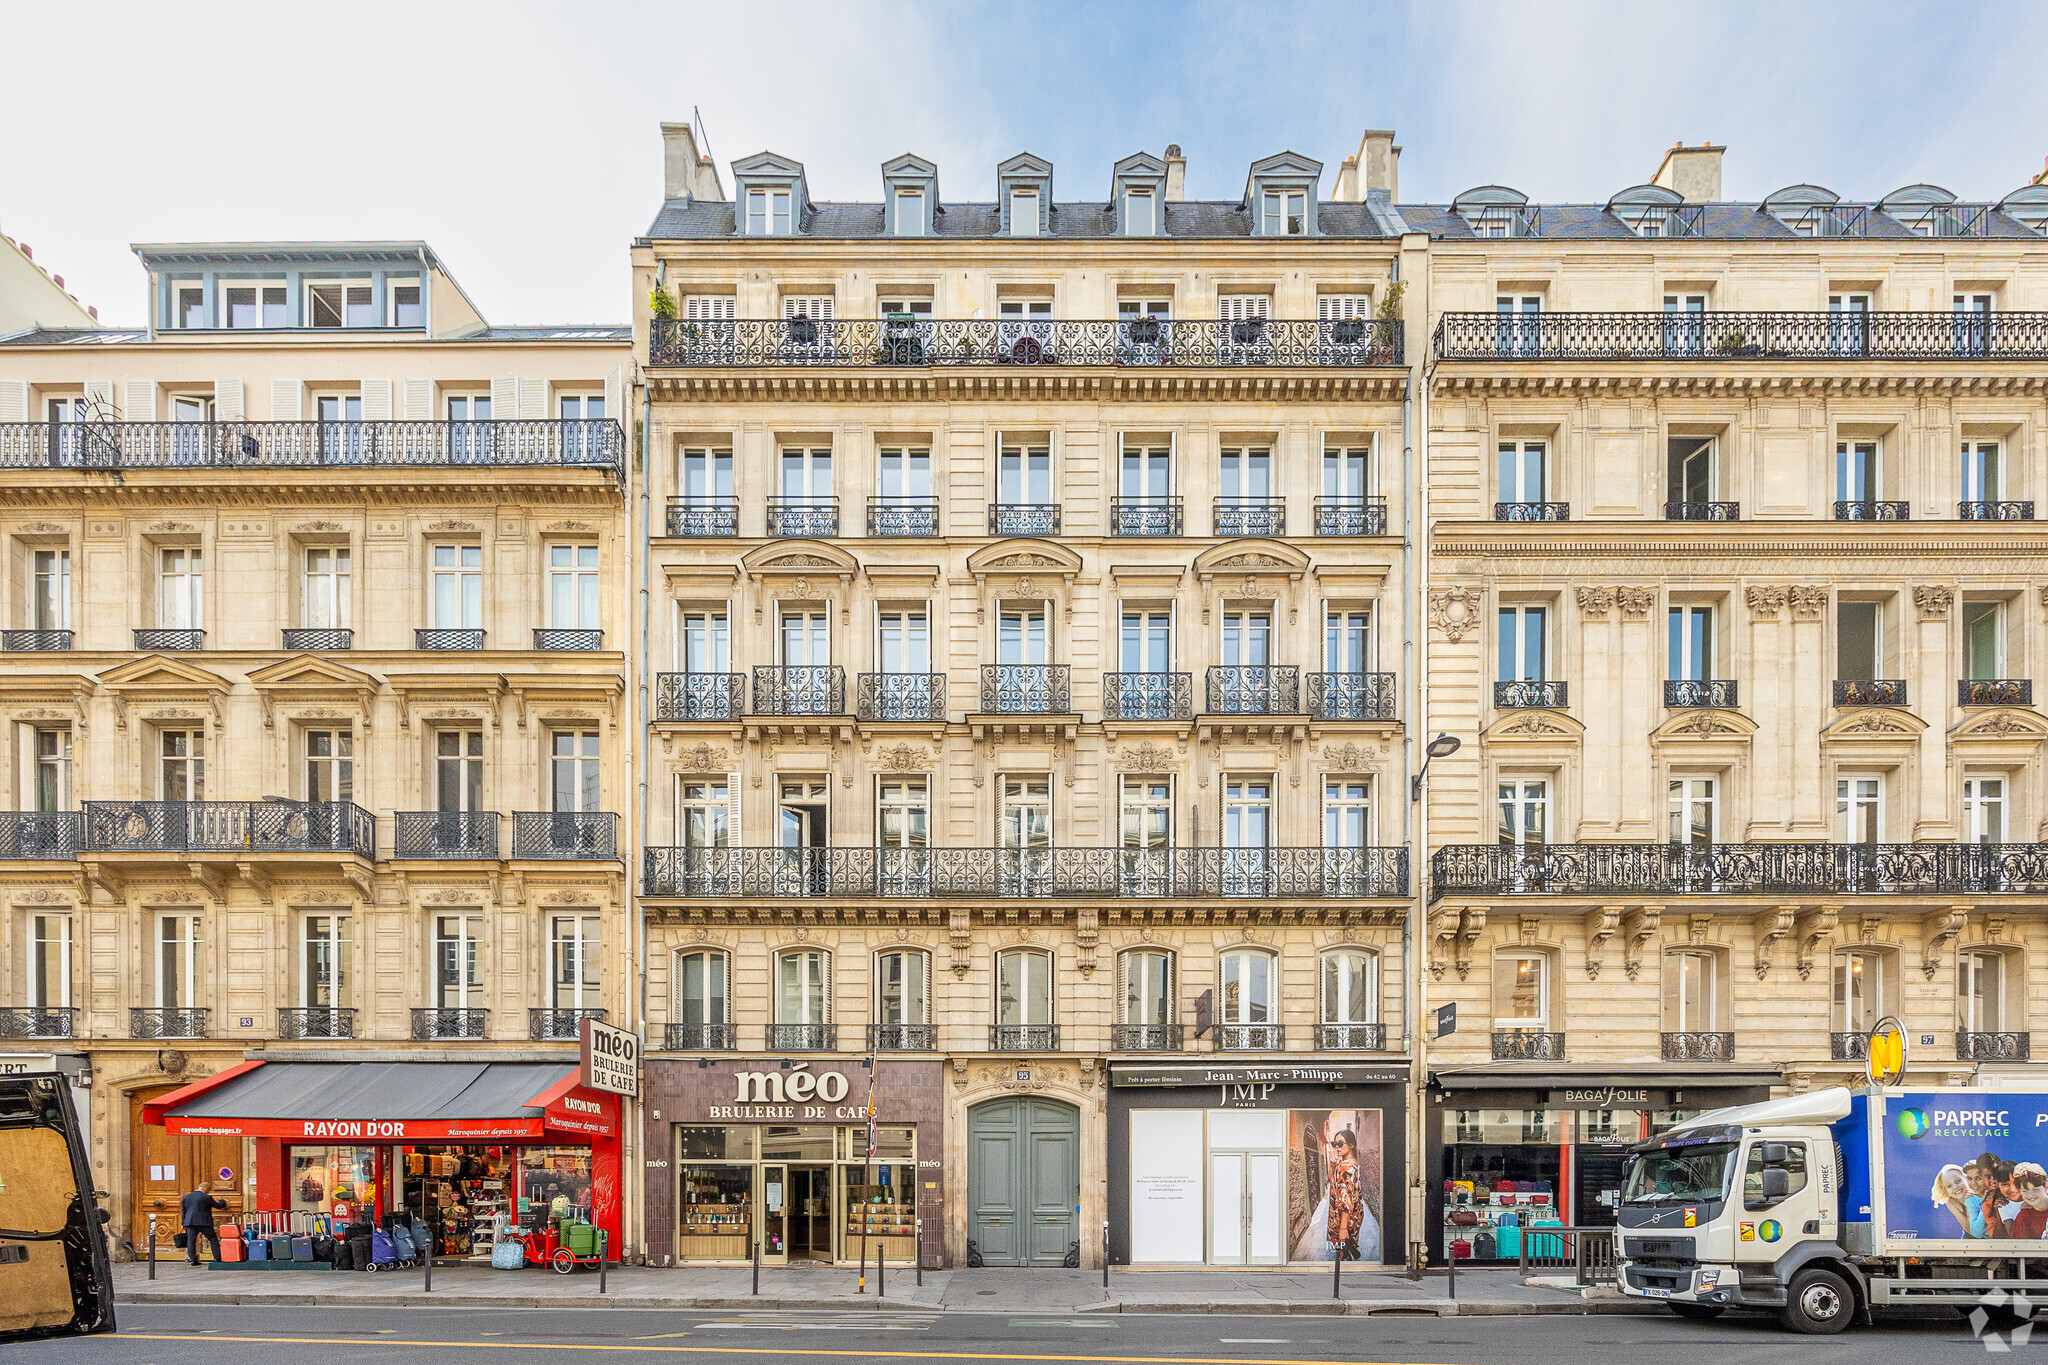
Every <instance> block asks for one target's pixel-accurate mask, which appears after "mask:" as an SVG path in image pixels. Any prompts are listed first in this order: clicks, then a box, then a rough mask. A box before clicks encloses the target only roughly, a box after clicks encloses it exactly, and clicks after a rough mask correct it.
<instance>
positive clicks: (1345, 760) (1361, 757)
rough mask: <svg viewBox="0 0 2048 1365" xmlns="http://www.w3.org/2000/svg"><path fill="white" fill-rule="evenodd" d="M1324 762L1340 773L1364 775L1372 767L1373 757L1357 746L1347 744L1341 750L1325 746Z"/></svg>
mask: <svg viewBox="0 0 2048 1365" xmlns="http://www.w3.org/2000/svg"><path fill="white" fill-rule="evenodd" d="M1323 761H1324V762H1325V763H1327V764H1329V765H1330V767H1331V768H1332V769H1334V770H1335V771H1337V772H1340V773H1362V772H1364V771H1365V770H1366V769H1367V768H1369V767H1371V766H1372V755H1371V754H1370V753H1369V752H1368V751H1366V750H1365V749H1362V748H1360V747H1359V746H1358V745H1356V744H1346V745H1345V746H1343V747H1342V748H1340V749H1332V748H1330V747H1329V746H1327V745H1325V746H1324V748H1323Z"/></svg>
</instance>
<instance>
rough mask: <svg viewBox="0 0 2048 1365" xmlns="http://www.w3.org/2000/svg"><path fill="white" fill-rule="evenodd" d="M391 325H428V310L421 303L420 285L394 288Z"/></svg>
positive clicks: (405, 285) (395, 286)
mask: <svg viewBox="0 0 2048 1365" xmlns="http://www.w3.org/2000/svg"><path fill="white" fill-rule="evenodd" d="M391 325H392V326H393V327H424V326H426V325H427V310H426V307H425V305H424V304H423V303H422V302H421V301H420V287H419V286H418V285H416V284H401V285H394V286H393V287H392V290H391Z"/></svg>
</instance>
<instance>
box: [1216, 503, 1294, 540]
mask: <svg viewBox="0 0 2048 1365" xmlns="http://www.w3.org/2000/svg"><path fill="white" fill-rule="evenodd" d="M1209 516H1210V519H1211V522H1212V524H1213V525H1214V526H1215V528H1216V529H1215V534H1216V535H1219V536H1284V535H1286V534H1287V500H1286V499H1285V498H1218V499H1216V504H1215V506H1214V507H1213V508H1212V509H1211V510H1210V513H1209Z"/></svg>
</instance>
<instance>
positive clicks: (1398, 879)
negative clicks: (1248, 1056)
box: [641, 845, 2048, 900]
mask: <svg viewBox="0 0 2048 1365" xmlns="http://www.w3.org/2000/svg"><path fill="white" fill-rule="evenodd" d="M642 852H643V860H642V866H641V883H642V887H643V889H644V893H645V894H646V895H649V896H664V897H671V896H672V897H679V898H704V897H716V898H721V899H732V898H750V897H752V898H787V897H797V896H820V897H831V898H837V899H885V900H886V899H902V898H911V899H919V898H927V897H932V898H945V897H960V898H967V897H972V898H993V899H1001V898H1017V897H1047V896H1062V897H1096V898H1108V897H1115V898H1117V899H1143V898H1151V897H1160V898H1174V899H1215V898H1224V899H1236V898H1248V899H1270V898H1284V899H1296V898H1298V899H1305V900H1315V899H1325V898H1332V897H1335V898H1349V899H1357V900H1371V899H1390V898H1393V897H1398V896H1404V895H1406V894H1407V891H1408V850H1407V849H1406V848H1404V847H1395V846H1377V845H1376V846H1371V847H1365V848H1170V847H1169V848H1030V849H1026V848H951V847H946V848H843V847H842V848H830V847H828V848H733V847H719V848H690V847H672V846H661V847H653V848H648V849H645V850H643V851H642ZM2042 861H2043V865H2044V869H2048V856H2044V857H2043V860H2042Z"/></svg>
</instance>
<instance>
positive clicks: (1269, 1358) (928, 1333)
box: [7, 1305, 2048, 1365]
mask: <svg viewBox="0 0 2048 1365" xmlns="http://www.w3.org/2000/svg"><path fill="white" fill-rule="evenodd" d="M119 1318H120V1323H121V1330H120V1332H119V1333H118V1334H116V1335H114V1336H101V1337H89V1338H84V1339H81V1340H75V1341H61V1342H44V1343H39V1344H36V1345H31V1346H18V1347H13V1348H10V1349H9V1351H8V1352H7V1356H8V1359H9V1361H10V1362H11V1365H70V1363H72V1362H91V1365H216V1362H217V1363H218V1365H248V1362H251V1361H265V1362H288V1365H371V1362H373V1361H375V1362H384V1361H392V1360H399V1361H405V1362H407V1365H484V1362H487V1361H488V1362H499V1361H506V1360H511V1361H517V1362H519V1365H528V1362H531V1365H555V1363H556V1362H562V1363H564V1365H566V1363H567V1362H576V1365H601V1362H603V1361H604V1360H605V1359H606V1357H614V1358H619V1359H620V1360H621V1365H624V1362H625V1361H626V1360H632V1361H636V1362H647V1365H656V1363H657V1362H662V1361H666V1362H671V1363H672V1365H764V1362H766V1361H769V1360H781V1361H788V1362H791V1365H812V1363H815V1365H891V1363H893V1362H933V1363H934V1365H946V1362H949V1361H986V1362H1002V1361H1019V1362H1026V1361H1028V1362H1054V1363H1055V1365H1056V1363H1057V1362H1060V1361H1066V1360H1071V1361H1075V1362H1086V1363H1087V1365H1120V1363H1122V1362H1132V1363H1134V1365H1142V1363H1144V1362H1161V1361H1170V1362H1218V1365H1221V1363H1222V1362H1229V1363H1230V1365H1296V1363H1297V1362H1300V1363H1302V1365H1306V1363H1307V1362H1323V1361H1352V1362H1366V1361H1371V1362H1389V1365H1393V1363H1395V1362H1402V1363H1406V1365H1584V1362H1586V1361H1587V1360H1589V1359H1590V1360H1595V1361H1614V1362H1617V1363H1619V1362H1627V1363H1628V1365H1638V1363H1639V1362H1642V1361H1644V1360H1663V1361H1669V1362H1677V1361H1681V1360H1683V1359H1684V1358H1685V1357H1686V1356H1692V1357H1695V1358H1696V1359H1697V1360H1699V1361H1701V1362H1707V1361H1711V1362H1712V1365H1794V1363H1795V1362H1806V1361H1838V1362H1843V1365H1847V1363H1848V1362H1850V1361H1851V1360H1854V1361H1855V1362H1857V1365H1863V1363H1864V1362H1871V1363H1872V1365H1884V1363H1886V1362H1891V1361H1899V1362H1908V1361H1910V1362H1912V1365H1940V1363H1941V1362H1946V1361H1958V1362H1961V1361H1980V1360H1982V1359H1983V1357H1984V1355H1985V1348H1984V1345H1983V1344H1982V1343H1981V1342H1979V1341H1978V1340H1976V1339H1975V1338H1974V1337H1973V1336H1972V1334H1971V1332H1970V1330H1969V1328H1968V1326H1967V1325H1966V1324H1964V1323H1963V1322H1962V1321H1960V1320H1959V1319H1957V1318H1954V1317H1928V1318H1923V1319H1918V1320H1907V1321H1900V1322H1892V1323H1889V1324H1887V1325H1884V1326H1881V1327H1879V1328H1876V1329H1851V1331H1849V1332H1848V1333H1846V1334H1845V1335H1842V1336H1838V1337H1832V1338H1813V1337H1800V1336H1796V1335H1791V1334H1788V1333H1785V1332H1782V1331H1780V1330H1779V1329H1778V1327H1777V1325H1776V1324H1775V1323H1774V1322H1771V1321H1769V1320H1767V1319H1763V1318H1749V1317H1729V1318H1725V1319H1723V1320H1721V1321H1719V1322H1715V1323H1710V1324H1695V1323H1684V1322H1679V1321H1677V1320H1676V1319H1669V1320H1667V1319H1664V1318H1646V1317H1492V1318H1479V1317H1475V1318H1464V1319H1459V1318H1379V1319H1373V1318H1355V1317H1352V1318H1340V1317H1311V1316H1292V1317H1290V1316H1279V1315H1258V1316H1246V1317H1224V1316H1219V1315H1212V1314H1176V1315H1163V1314H1162V1315H1114V1314H1075V1315H1057V1316H1048V1317H1023V1316H1016V1315H1010V1314H981V1313H946V1314H936V1313H934V1314H922V1313H894V1312H891V1313H865V1312H863V1313H723V1312H718V1313H706V1312H697V1313H689V1312H672V1311H668V1310H659V1311H657V1310H601V1309H600V1310H581V1309H579V1310H571V1311H554V1310H545V1311H543V1310H526V1309H521V1310H508V1309H441V1308H405V1309H400V1310H396V1311H394V1310H391V1309H384V1308H282V1307H280V1308H220V1307H171V1306H153V1305H129V1306H126V1307H123V1308H121V1309H120V1310H119ZM2044 1345H2048V1332H2044ZM2020 1349H2021V1350H2023V1351H2024V1350H2025V1349H2026V1348H2025V1347H2024V1346H2023V1347H2021V1348H2020Z"/></svg>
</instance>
